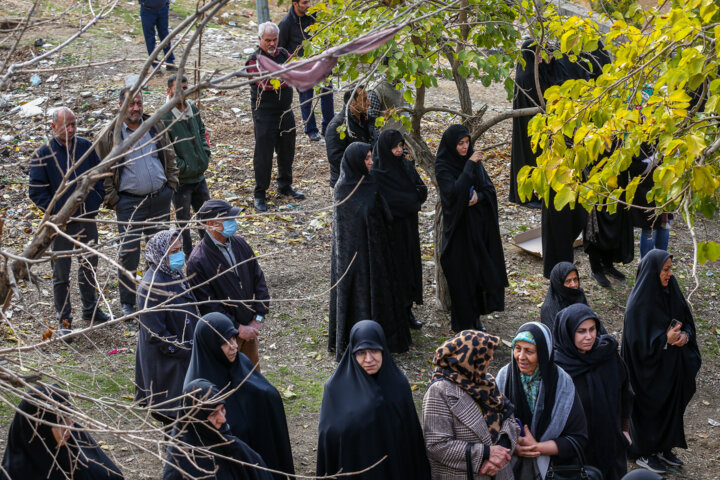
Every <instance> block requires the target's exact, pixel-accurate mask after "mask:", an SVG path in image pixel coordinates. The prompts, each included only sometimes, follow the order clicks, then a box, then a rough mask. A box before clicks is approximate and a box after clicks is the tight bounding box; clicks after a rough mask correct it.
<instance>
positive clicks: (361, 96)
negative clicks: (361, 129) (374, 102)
mask: <svg viewBox="0 0 720 480" xmlns="http://www.w3.org/2000/svg"><path fill="white" fill-rule="evenodd" d="M350 108H351V109H352V111H353V113H355V114H356V115H367V112H368V108H370V100H369V99H368V94H367V92H366V91H365V90H358V91H357V92H356V93H355V98H353V100H352V101H351V102H350Z"/></svg>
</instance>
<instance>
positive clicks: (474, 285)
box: [435, 124, 508, 332]
mask: <svg viewBox="0 0 720 480" xmlns="http://www.w3.org/2000/svg"><path fill="white" fill-rule="evenodd" d="M435 177H436V179H437V183H438V189H439V191H440V200H441V201H442V209H443V247H442V252H441V254H440V264H441V265H442V269H443V272H444V273H445V278H446V279H447V282H448V287H449V289H450V300H451V302H452V307H451V322H452V329H453V330H454V331H456V332H459V331H461V330H472V329H479V330H483V329H484V328H485V327H484V326H483V324H482V322H481V321H480V315H483V314H487V313H491V312H497V311H503V310H504V309H505V287H507V286H508V281H507V272H506V271H505V256H504V254H503V248H502V241H501V240H500V226H499V223H498V207H497V195H496V194H495V187H494V186H493V183H492V181H491V180H490V177H489V176H488V174H487V172H486V171H485V168H484V167H483V165H482V163H481V162H480V153H479V152H474V153H473V147H472V145H471V143H470V132H469V131H468V129H467V128H466V127H464V126H463V125H457V124H456V125H451V126H450V128H448V129H447V130H445V133H444V134H443V137H442V140H441V141H440V147H439V148H438V152H437V158H436V159H435Z"/></svg>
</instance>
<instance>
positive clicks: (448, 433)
mask: <svg viewBox="0 0 720 480" xmlns="http://www.w3.org/2000/svg"><path fill="white" fill-rule="evenodd" d="M422 413H423V429H424V431H425V446H426V447H427V454H428V459H429V460H430V469H431V471H432V478H433V480H467V464H466V462H465V447H466V446H467V444H468V442H471V443H475V445H473V446H472V469H473V471H474V472H479V471H480V468H481V467H482V464H483V462H484V461H485V459H484V458H483V445H491V442H492V441H491V438H490V431H489V430H488V427H487V424H486V423H485V419H484V418H483V416H482V412H481V411H480V409H479V408H478V405H477V404H476V403H475V401H474V400H473V399H472V397H470V395H468V394H467V393H465V392H464V391H463V390H462V389H461V388H460V387H458V386H457V385H455V384H454V383H452V382H449V381H439V382H435V383H433V384H432V385H430V387H428V390H427V392H426V393H425V398H424V399H423V407H422ZM519 432H520V428H519V427H518V425H517V422H515V417H510V418H508V419H507V420H505V423H503V426H502V429H501V434H503V433H504V434H506V435H507V436H508V438H509V439H510V443H511V445H512V450H515V444H516V442H517V437H518V434H519ZM511 453H512V452H511ZM473 478H475V479H476V480H486V479H489V478H490V477H488V476H487V475H479V474H477V473H476V474H475V476H474V477H473ZM494 478H495V480H513V472H512V466H511V464H510V463H509V462H508V464H507V465H506V466H505V468H503V469H502V470H500V471H499V472H498V474H497V475H496V476H495V477H494Z"/></svg>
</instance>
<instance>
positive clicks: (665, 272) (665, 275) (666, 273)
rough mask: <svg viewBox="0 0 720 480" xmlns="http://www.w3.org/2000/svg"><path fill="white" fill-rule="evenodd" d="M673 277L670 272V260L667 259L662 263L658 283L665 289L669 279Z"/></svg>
mask: <svg viewBox="0 0 720 480" xmlns="http://www.w3.org/2000/svg"><path fill="white" fill-rule="evenodd" d="M672 276H673V271H672V258H668V259H667V260H665V263H663V266H662V270H660V283H661V284H662V286H663V287H667V286H668V283H670V278H671V277H672Z"/></svg>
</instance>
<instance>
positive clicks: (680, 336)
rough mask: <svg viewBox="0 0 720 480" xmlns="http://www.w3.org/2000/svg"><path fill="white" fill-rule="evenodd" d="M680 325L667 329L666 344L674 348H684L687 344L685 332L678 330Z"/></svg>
mask: <svg viewBox="0 0 720 480" xmlns="http://www.w3.org/2000/svg"><path fill="white" fill-rule="evenodd" d="M680 327H682V323H680V322H678V323H677V324H676V325H675V326H674V327H670V328H668V331H667V343H669V344H670V345H674V346H676V347H684V346H685V344H686V343H687V342H688V334H687V332H683V331H682V330H680Z"/></svg>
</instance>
